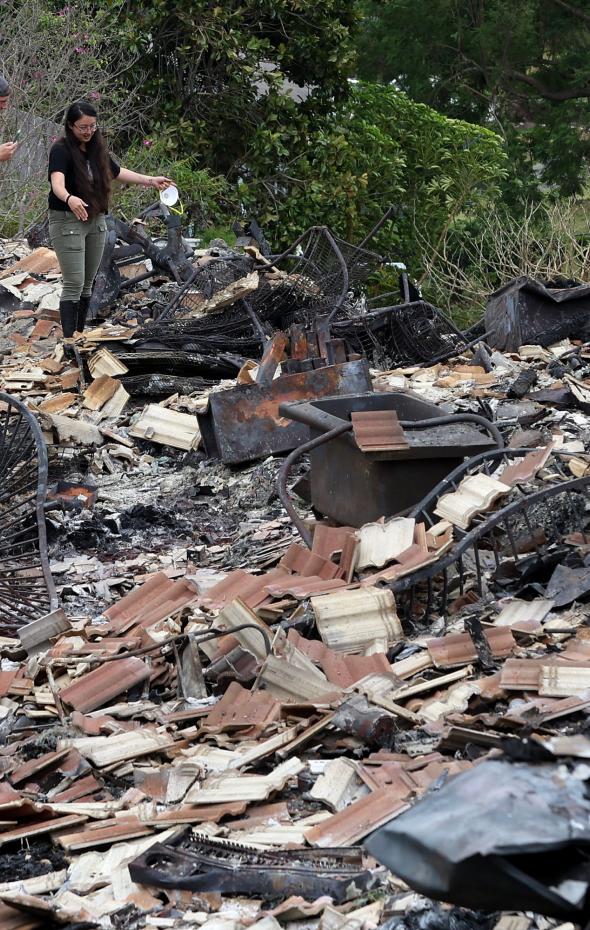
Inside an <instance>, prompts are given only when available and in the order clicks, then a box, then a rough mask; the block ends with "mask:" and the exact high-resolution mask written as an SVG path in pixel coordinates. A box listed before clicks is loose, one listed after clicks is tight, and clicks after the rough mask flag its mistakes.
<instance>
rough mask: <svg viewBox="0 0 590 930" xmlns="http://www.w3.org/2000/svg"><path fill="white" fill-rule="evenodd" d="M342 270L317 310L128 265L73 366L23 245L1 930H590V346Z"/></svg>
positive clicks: (4, 672) (230, 271) (228, 275)
mask: <svg viewBox="0 0 590 930" xmlns="http://www.w3.org/2000/svg"><path fill="white" fill-rule="evenodd" d="M323 235H325V234H323ZM309 241H310V240H305V239H304V240H303V248H304V250H305V247H306V246H307V244H308V242H309ZM313 241H314V242H315V241H316V240H315V239H314V240H313ZM340 250H341V251H342V253H343V254H344V253H345V250H344V244H341V246H340ZM346 254H347V256H348V259H347V260H348V261H349V265H350V270H351V274H350V280H349V278H348V277H347V282H346V283H347V287H346V289H345V290H344V291H342V288H341V287H340V285H338V287H336V288H333V289H332V291H329V290H326V292H325V293H324V294H323V297H322V300H323V301H324V303H323V305H322V306H319V307H318V306H317V305H316V304H314V301H315V300H317V299H318V288H319V287H320V286H321V283H322V282H321V281H318V280H314V279H313V278H312V277H310V276H309V270H308V271H307V272H306V274H305V275H304V274H303V272H302V270H301V264H300V265H299V266H298V270H284V265H282V264H281V262H280V261H279V262H276V264H273V260H272V258H271V257H270V258H269V256H268V255H266V256H263V255H262V254H261V253H260V252H259V250H258V248H257V245H256V243H255V242H254V241H249V242H243V243H242V244H241V246H240V245H238V246H236V248H235V249H232V250H229V249H228V248H227V247H226V246H225V245H224V244H222V243H217V244H215V245H214V246H213V247H212V248H210V249H209V250H202V251H201V253H199V254H198V255H197V254H196V255H194V256H192V257H191V258H190V259H189V261H190V262H191V263H192V267H193V268H194V269H195V276H194V277H193V278H190V277H189V279H188V282H189V283H188V285H187V283H186V280H185V281H184V282H183V281H178V280H176V281H175V280H174V278H173V276H172V274H165V273H164V272H162V271H161V270H160V271H157V273H155V272H154V273H153V274H152V275H151V276H147V277H145V275H146V273H147V271H150V267H151V266H150V267H148V266H147V265H146V264H145V262H146V261H147V259H146V260H145V261H144V260H143V259H142V258H141V256H140V257H139V258H138V256H137V254H136V255H135V257H134V262H135V266H134V267H133V269H132V271H129V270H128V268H129V267H130V266H129V263H127V265H124V264H122V265H121V269H119V271H118V274H121V273H122V272H123V277H127V278H129V276H130V275H131V276H133V274H139V276H140V277H141V276H144V279H143V280H142V281H139V282H138V283H137V284H135V285H134V286H133V287H129V288H126V289H124V290H123V291H121V292H120V294H119V297H118V298H117V300H116V301H115V302H114V303H113V305H112V306H111V308H110V310H109V311H108V313H107V311H105V312H104V314H103V315H104V316H105V317H106V318H105V319H104V320H103V321H102V322H99V323H98V325H95V326H93V327H92V328H88V329H87V330H86V331H85V332H84V333H83V334H81V335H79V336H78V337H77V338H76V346H75V357H73V358H67V357H66V355H65V354H64V349H63V347H62V344H61V339H60V335H61V334H60V329H59V313H58V300H59V290H60V278H59V272H58V269H57V265H56V262H55V256H54V255H53V253H52V252H51V250H50V249H47V248H44V247H41V248H37V249H34V250H31V249H29V247H28V246H27V244H26V243H25V242H2V243H0V524H1V525H0V634H1V635H0V656H1V660H0V731H1V740H0V806H1V814H2V816H0V820H1V823H0V846H1V847H2V848H1V849H0V925H1V926H2V927H3V928H10V930H25V928H27V930H28V928H30V930H33V928H36V927H39V928H41V927H50V926H61V927H70V928H72V930H73V928H76V927H77V928H82V927H88V928H90V927H101V928H121V930H134V928H139V927H161V928H167V927H171V928H178V930H181V928H183V930H184V928H193V927H202V928H205V930H242V928H246V927H248V928H255V930H280V928H285V930H371V928H374V927H377V926H386V927H388V928H393V927H396V928H397V927H399V928H400V930H418V928H420V930H427V928H432V926H433V923H434V924H435V925H436V926H437V927H444V928H447V927H448V928H449V930H450V928H451V927H453V928H456V927H457V926H461V927H462V928H463V927H464V928H468V927H475V926H477V927H484V928H486V930H487V928H490V930H492V928H494V930H530V928H537V930H548V928H550V927H557V926H566V925H567V924H564V923H563V922H564V921H574V922H578V923H584V922H586V921H587V919H588V915H589V913H590V909H589V903H590V874H589V873H588V869H587V865H586V854H585V852H584V850H585V849H586V848H587V844H588V840H589V839H590V808H589V807H588V802H587V799H586V792H585V791H584V788H587V785H588V781H589V780H590V771H589V770H588V763H587V761H585V760H587V759H588V758H589V757H590V739H589V737H588V714H590V631H589V628H590V343H587V342H585V341H584V338H585V329H584V328H583V327H582V328H580V330H579V332H576V331H570V332H569V333H568V334H567V335H564V334H563V333H560V335H561V336H562V338H560V339H559V341H556V342H554V343H552V344H543V345H540V344H534V343H530V344H523V345H519V347H518V350H514V351H511V352H508V351H500V350H499V349H498V348H495V347H494V345H493V344H490V343H489V342H486V336H485V334H484V331H483V328H480V330H479V331H478V330H477V328H475V329H474V330H472V331H470V332H468V333H460V332H459V331H458V330H456V329H454V328H453V327H452V325H451V324H450V323H448V321H445V320H444V318H443V317H442V316H440V315H438V311H436V309H435V308H432V307H430V305H428V304H426V302H424V301H423V300H422V299H421V298H418V297H416V295H413V294H410V293H408V292H407V282H406V285H405V287H406V292H405V294H404V296H403V297H402V299H401V301H400V302H399V303H397V304H396V303H395V302H393V303H391V302H388V300H387V299H386V300H384V301H381V305H380V306H379V307H374V306H373V307H370V306H368V304H367V303H363V300H364V299H363V298H362V297H361V296H360V295H361V293H362V289H361V287H360V284H359V281H360V279H361V277H362V276H359V278H358V279H357V278H355V277H354V275H353V274H352V269H353V267H354V260H353V259H351V258H350V256H349V255H348V253H346ZM293 255H296V256H297V257H298V261H299V255H300V252H293ZM136 266H137V267H136ZM213 266H214V267H215V269H216V270H215V274H214V275H213V276H212V277H210V278H209V279H208V286H207V287H205V286H204V285H203V283H202V280H201V278H199V277H198V274H201V272H202V270H203V268H209V269H211V268H212V267H213ZM126 269H127V270H126ZM138 269H139V270H138ZM146 269H147V271H146ZM152 270H153V269H152ZM197 273H198V274H197ZM191 281H192V283H191ZM261 282H262V283H261ZM281 288H283V289H284V288H286V289H287V290H288V292H289V293H288V300H286V301H284V302H283V303H282V304H280V306H279V298H278V297H277V294H278V293H279V292H280V291H281ZM334 294H336V295H337V296H336V297H334ZM183 295H184V296H183ZM187 295H188V297H187ZM257 295H258V296H257ZM294 295H295V296H294ZM386 296H387V297H389V295H386ZM295 297H297V301H299V302H297V301H296V300H295ZM330 300H332V303H333V304H334V305H335V306H336V309H337V310H338V312H337V313H335V314H334V315H333V318H332V319H330V316H331V313H330ZM334 302H335V303H334ZM265 307H266V308H270V309H268V312H266V311H265ZM287 307H288V309H289V312H288V313H287V309H286V308H287ZM294 307H295V311H294V312H293V308H294ZM310 307H311V308H312V311H313V312H312V311H310ZM412 308H413V310H414V315H413V317H412ZM576 309H577V312H578V314H579V313H580V312H582V311H581V310H580V307H577V308H576ZM271 311H272V312H271ZM519 312H520V313H521V314H524V312H525V310H523V309H522V307H521V308H520V310H519ZM556 312H559V311H556ZM408 320H409V321H410V323H408V325H407V327H406V325H405V322H403V321H408ZM383 321H386V323H387V327H388V328H387V331H385V329H383V330H382V329H380V328H379V327H383V326H385V323H384V322H383ZM400 321H402V323H403V325H402V323H400ZM412 321H413V322H412ZM578 322H579V317H576V325H578ZM396 327H398V329H396ZM400 327H401V328H400ZM412 327H414V328H413V329H412ZM421 327H426V328H425V329H424V332H425V333H426V334H427V336H425V338H424V340H420V338H419V336H420V332H421ZM402 332H403V333H404V334H405V335H404V338H403V339H402V337H401V336H400V333H402ZM363 333H364V336H362V338H361V335H362V334H363ZM375 333H381V336H380V337H379V338H375ZM371 334H372V339H368V336H369V335H371ZM388 334H389V335H388ZM412 339H414V348H413V347H412V346H413V343H412ZM412 356H413V357H412ZM326 398H328V400H326ZM312 408H313V409H312ZM310 410H311V412H310ZM306 417H307V418H308V419H307V420H306ZM309 417H311V418H312V419H311V421H309ZM437 419H440V421H441V422H440V423H439V424H438V423H437V422H436V421H437ZM240 423H242V424H245V425H244V426H243V427H242V428H241V431H240ZM306 424H307V425H306ZM310 424H311V425H310ZM310 439H311V442H310ZM338 444H339V445H338ZM308 445H309V448H308ZM330 449H331V450H332V452H330V451H329V450H330ZM287 453H288V458H285V457H284V456H285V454H287ZM31 489H32V490H31ZM378 491H379V492H381V491H384V492H385V491H386V492H387V493H386V495H385V496H381V497H380V496H379V495H378V493H377V492H378ZM312 505H313V506H312ZM335 514H336V515H338V514H342V515H346V516H347V518H350V520H351V522H350V523H347V522H346V519H338V517H337V516H335ZM15 527H16V528H15ZM461 779H462V780H463V781H460V780H461ZM512 779H513V780H514V787H513V782H512ZM461 785H465V788H464V789H460V787H457V786H461ZM471 785H472V786H473V787H472V788H471V787H470V786H471ZM523 786H524V787H523ZM488 791H489V792H490V795H489V799H488V802H487V803H486V804H485V805H481V806H478V804H477V803H475V804H474V800H475V801H477V798H478V796H483V794H486V795H487V792H488ZM523 793H524V794H525V795H526V797H527V798H528V799H529V800H528V804H529V807H526V809H522V805H520V806H519V803H518V802H519V798H521V796H522V794H523ZM511 805H512V806H511ZM531 805H532V809H533V810H535V809H536V808H535V805H536V806H537V808H538V812H539V813H538V821H539V822H538V829H537V826H536V821H535V819H534V815H532V814H531V812H530V811H531ZM545 808H546V809H547V811H550V812H551V816H549V814H547V813H546V811H545ZM480 817H481V819H480ZM507 818H512V819H511V820H508V819H507ZM519 818H520V819H519ZM521 821H522V822H521ZM507 823H511V824H512V825H513V826H512V827H510V829H508V828H507V826H506V824H507ZM406 824H407V826H406ZM455 827H456V831H455ZM437 830H438V831H439V833H437V832H436V831H437ZM365 844H366V845H365ZM508 847H510V848H508ZM558 850H563V852H559V851H558ZM535 852H536V853H537V854H538V858H537V859H536V860H535V861H534V864H531V862H532V861H533V859H534V855H533V853H535ZM541 854H542V856H543V857H544V858H542V862H541ZM375 856H376V857H377V858H374V857H375ZM444 856H447V857H448V861H447V860H445V864H444V866H443V865H441V863H442V862H443V859H444ZM511 857H512V858H511ZM492 865H493V868H492ZM494 870H495V871H494ZM517 872H518V875H517ZM474 889H479V890H481V893H479V890H478V891H477V893H476V891H474ZM435 899H438V901H442V902H443V903H437V902H436V900H435ZM444 902H447V903H444ZM449 902H452V903H449ZM470 908H472V910H470Z"/></svg>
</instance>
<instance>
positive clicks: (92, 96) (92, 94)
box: [88, 90, 102, 100]
mask: <svg viewBox="0 0 590 930" xmlns="http://www.w3.org/2000/svg"><path fill="white" fill-rule="evenodd" d="M101 96H102V94H99V92H98V91H97V90H91V91H90V93H89V94H88V99H89V100H100V98H101Z"/></svg>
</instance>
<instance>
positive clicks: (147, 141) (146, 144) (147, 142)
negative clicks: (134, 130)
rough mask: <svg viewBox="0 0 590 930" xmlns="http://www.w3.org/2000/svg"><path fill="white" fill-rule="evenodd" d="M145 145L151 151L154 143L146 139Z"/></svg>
mask: <svg viewBox="0 0 590 930" xmlns="http://www.w3.org/2000/svg"><path fill="white" fill-rule="evenodd" d="M143 144H144V145H145V147H146V148H148V149H149V147H150V145H153V144H154V143H153V142H152V140H151V139H144V140H143Z"/></svg>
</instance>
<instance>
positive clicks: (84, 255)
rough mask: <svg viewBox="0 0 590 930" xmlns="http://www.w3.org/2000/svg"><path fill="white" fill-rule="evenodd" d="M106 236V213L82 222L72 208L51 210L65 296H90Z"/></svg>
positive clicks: (53, 243)
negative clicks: (64, 211)
mask: <svg viewBox="0 0 590 930" xmlns="http://www.w3.org/2000/svg"><path fill="white" fill-rule="evenodd" d="M106 237H107V224H106V220H105V218H104V214H103V213H101V214H100V215H99V216H97V217H95V218H94V219H92V220H86V222H82V220H78V219H76V217H75V216H74V214H73V213H71V212H69V211H68V213H62V212H61V210H50V211H49V239H50V241H51V246H52V248H53V250H54V251H55V254H56V255H57V260H58V262H59V267H60V268H61V274H62V278H63V289H62V295H61V299H62V300H73V301H77V300H80V297H90V295H91V293H92V285H93V284H94V279H95V277H96V272H97V271H98V266H99V265H100V260H101V258H102V253H103V252H104V244H105V241H106Z"/></svg>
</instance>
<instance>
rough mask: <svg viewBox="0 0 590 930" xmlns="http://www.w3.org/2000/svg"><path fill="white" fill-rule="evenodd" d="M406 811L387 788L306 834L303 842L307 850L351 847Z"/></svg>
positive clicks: (406, 807) (312, 828)
mask: <svg viewBox="0 0 590 930" xmlns="http://www.w3.org/2000/svg"><path fill="white" fill-rule="evenodd" d="M407 809H408V805H407V804H406V803H405V802H404V801H403V800H400V798H398V797H396V796H395V794H393V792H392V791H391V789H390V787H389V786H386V787H385V788H378V789H377V791H373V792H372V793H371V794H370V795H368V796H367V797H365V798H361V799H360V801H354V802H353V803H352V804H349V806H348V807H346V808H345V809H344V810H343V811H339V812H338V813H337V814H334V815H333V816H332V817H329V818H328V819H327V820H324V821H322V823H320V824H318V825H317V826H315V827H311V828H310V829H308V830H306V831H305V838H306V840H307V842H308V843H309V844H310V846H320V847H330V846H352V845H353V844H354V843H356V842H358V840H362V839H363V837H365V836H367V835H368V834H369V833H372V832H373V830H376V829H377V827H380V826H382V825H383V824H384V823H387V822H388V821H390V820H392V818H393V817H397V816H398V814H401V813H402V812H403V811H405V810H407Z"/></svg>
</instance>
